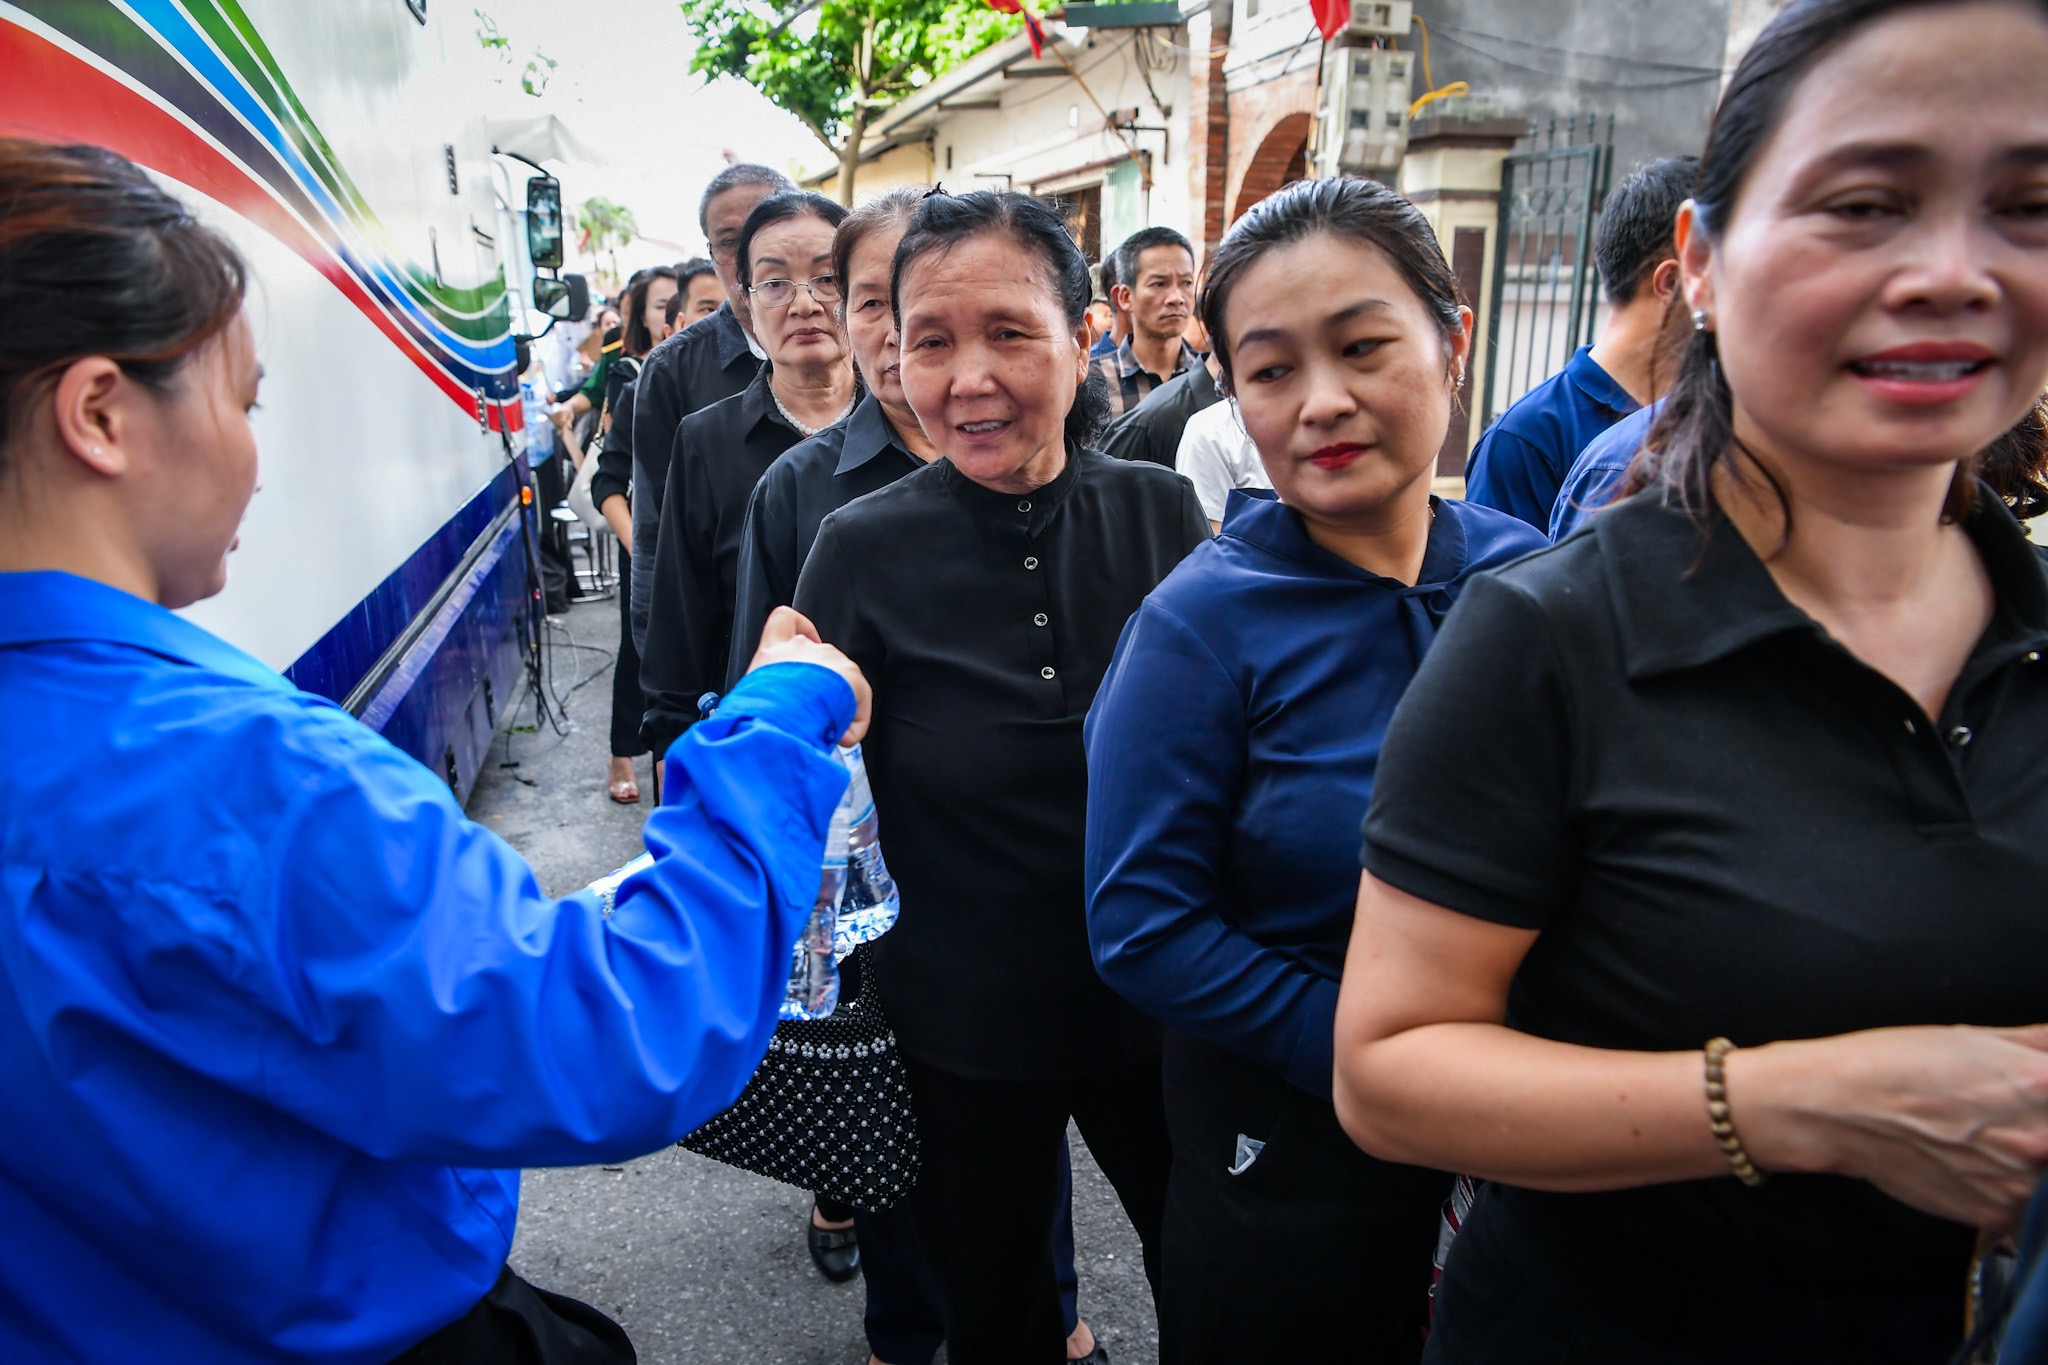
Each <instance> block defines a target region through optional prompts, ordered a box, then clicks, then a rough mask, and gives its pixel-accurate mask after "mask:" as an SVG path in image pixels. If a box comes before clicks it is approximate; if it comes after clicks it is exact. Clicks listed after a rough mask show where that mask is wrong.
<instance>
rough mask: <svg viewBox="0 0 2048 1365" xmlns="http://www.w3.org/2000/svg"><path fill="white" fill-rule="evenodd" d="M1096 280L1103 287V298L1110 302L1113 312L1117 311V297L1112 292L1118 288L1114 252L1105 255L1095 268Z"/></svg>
mask: <svg viewBox="0 0 2048 1365" xmlns="http://www.w3.org/2000/svg"><path fill="white" fill-rule="evenodd" d="M1095 280H1096V283H1098V284H1100V285H1101V286H1102V297H1103V298H1104V299H1106V300H1107V301H1108V303H1109V306H1110V308H1111V309H1112V310H1113V309H1115V307H1116V295H1115V294H1114V293H1112V292H1111V291H1112V290H1114V289H1115V288H1116V253H1115V252H1114V251H1109V252H1104V253H1103V257H1102V260H1101V261H1100V262H1099V263H1098V264H1097V265H1096V267H1095Z"/></svg>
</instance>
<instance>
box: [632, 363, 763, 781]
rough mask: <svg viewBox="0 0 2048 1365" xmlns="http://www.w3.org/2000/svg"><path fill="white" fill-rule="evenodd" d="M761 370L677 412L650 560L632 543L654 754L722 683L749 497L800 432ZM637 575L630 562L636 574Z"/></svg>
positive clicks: (644, 729)
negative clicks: (740, 385)
mask: <svg viewBox="0 0 2048 1365" xmlns="http://www.w3.org/2000/svg"><path fill="white" fill-rule="evenodd" d="M768 375H769V370H768V367H767V366H765V365H764V366H762V367H761V369H760V370H759V372H758V373H757V374H756V375H755V376H754V382H753V383H751V384H749V385H747V387H746V388H745V389H744V390H742V391H741V392H739V393H736V394H734V395H733V396H732V397H730V398H727V399H724V400H723V401H721V402H717V403H713V404H712V405H711V406H710V407H708V408H705V409H704V410H703V411H702V412H693V413H691V414H690V415H689V416H688V417H685V418H684V419H683V421H682V425H681V426H679V427H677V428H676V441H675V454H674V457H673V458H672V459H671V460H670V461H669V466H668V495H667V496H666V497H665V498H663V500H662V503H661V529H660V531H659V532H658V538H657V539H656V541H655V546H654V555H653V557H652V559H651V560H650V559H649V557H648V555H647V553H646V551H645V550H644V549H642V548H641V546H640V545H639V543H638V542H637V541H636V542H635V543H634V546H633V548H634V549H635V550H636V551H639V553H638V554H637V555H636V556H635V558H636V559H637V560H638V562H639V563H640V564H646V565H650V566H651V567H650V571H649V572H648V573H647V575H646V577H647V579H648V580H649V581H648V608H649V610H648V617H647V644H646V647H645V648H644V649H642V650H641V652H640V690H641V693H642V694H643V696H644V697H645V698H646V702H647V712H646V716H645V718H644V719H643V720H642V721H641V724H640V737H641V738H642V739H644V740H646V741H647V744H648V746H649V747H650V748H652V749H653V750H654V752H655V753H657V754H664V753H667V752H668V746H669V745H670V744H671V743H673V742H674V740H675V738H676V736H677V735H680V734H681V733H682V732H683V731H684V730H687V729H688V728H689V727H690V726H691V724H692V723H694V722H695V721H696V719H697V717H698V714H699V712H698V709H697V699H698V698H699V697H701V696H703V695H704V694H705V693H706V692H718V691H721V690H723V689H724V687H725V667H726V653H727V651H728V650H729V649H730V647H731V644H732V608H733V595H734V591H735V586H736V583H737V580H738V569H739V557H740V528H741V527H742V526H743V525H744V524H745V522H746V515H747V499H748V498H750V497H752V496H753V492H754V484H755V483H756V482H757V481H758V480H759V479H760V477H761V476H762V475H763V474H765V473H766V472H767V471H768V466H769V465H772V464H774V463H775V460H776V457H778V456H780V455H781V454H782V452H783V451H785V450H788V449H789V448H790V447H791V446H793V445H795V444H796V443H797V442H798V441H800V440H802V439H803V435H802V433H801V432H799V431H798V430H797V429H796V428H795V427H793V426H791V425H790V424H789V419H787V418H786V417H784V416H783V415H782V414H781V412H779V411H778V410H777V409H776V406H775V400H774V398H773V397H772V396H770V394H769V392H768ZM641 382H642V384H643V386H644V384H645V382H646V381H645V379H643V380H642V381H641ZM643 401H644V400H643ZM640 578H641V574H640V573H639V571H638V570H637V568H636V570H635V572H634V574H633V580H634V582H636V583H637V582H639V581H640Z"/></svg>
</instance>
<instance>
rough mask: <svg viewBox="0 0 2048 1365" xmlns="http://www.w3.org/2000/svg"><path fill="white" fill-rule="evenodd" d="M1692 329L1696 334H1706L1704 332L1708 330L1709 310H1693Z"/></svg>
mask: <svg viewBox="0 0 2048 1365" xmlns="http://www.w3.org/2000/svg"><path fill="white" fill-rule="evenodd" d="M1692 329H1693V330H1694V331H1695V332H1704V331H1706V330H1707V310H1706V309H1704V308H1695V309H1693V310H1692Z"/></svg>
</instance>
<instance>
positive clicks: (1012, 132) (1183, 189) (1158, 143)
mask: <svg viewBox="0 0 2048 1365" xmlns="http://www.w3.org/2000/svg"><path fill="white" fill-rule="evenodd" d="M1186 46H1187V43H1186V29H1185V28H1181V29H1163V30H1128V29H1125V30H1102V31H1098V32H1095V33H1092V34H1090V35H1089V39H1088V45H1087V47H1086V48H1084V49H1083V50H1082V51H1081V52H1080V53H1079V54H1077V55H1075V56H1072V57H1071V58H1070V60H1071V61H1072V62H1073V64H1074V68H1075V70H1076V71H1078V72H1079V73H1080V75H1081V78H1082V80H1083V81H1084V82H1085V83H1086V86H1087V90H1086V91H1084V90H1083V89H1082V88H1081V86H1080V85H1078V84H1076V83H1075V81H1074V80H1073V78H1072V77H1067V76H1060V77H1051V76H1031V77H1017V76H1002V77H998V78H996V79H995V80H993V81H991V82H989V83H987V84H986V85H983V86H978V87H976V88H975V90H974V91H973V94H974V95H975V96H977V97H987V98H989V99H991V100H993V101H996V103H995V105H994V107H991V108H980V109H977V108H963V109H957V110H954V111H952V112H949V113H948V115H947V116H946V118H945V119H944V120H943V121H942V122H941V123H940V124H939V125H938V126H937V128H936V129H934V131H933V135H932V152H931V157H932V170H931V174H932V175H933V176H934V177H935V178H936V179H938V180H939V181H941V182H943V183H944V184H945V185H946V187H947V188H948V189H953V190H971V189H989V188H997V187H1005V186H1007V187H1009V188H1014V189H1018V190H1023V191H1025V192H1027V193H1030V194H1038V195H1048V194H1060V193H1066V192H1071V191H1074V190H1086V189H1089V188H1091V187H1100V188H1101V189H1102V190H1103V199H1104V205H1103V207H1104V210H1105V218H1104V231H1105V235H1106V236H1107V235H1110V234H1116V240H1117V241H1120V240H1122V236H1121V234H1122V233H1123V232H1128V231H1134V230H1136V229H1137V228H1138V227H1143V226H1145V225H1147V224H1151V223H1163V224H1166V225H1168V226H1171V227H1175V228H1179V229H1181V230H1182V231H1188V230H1189V229H1190V228H1191V227H1198V226H1199V219H1200V214H1199V208H1198V205H1199V200H1198V199H1196V198H1194V197H1193V196H1192V195H1191V193H1190V190H1191V185H1190V180H1191V169H1192V166H1193V149H1192V148H1191V147H1190V146H1189V141H1190V138H1189V134H1188V128H1189V119H1188V110H1189V104H1190V100H1191V98H1192V90H1191V85H1190V79H1189V68H1190V65H1191V63H1190V61H1189V58H1188V53H1187V51H1186ZM1091 92H1092V94H1093V96H1094V98H1093V99H1092V100H1091V99H1090V97H1089V94H1090V93H1091ZM1098 104H1099V105H1100V106H1101V110H1105V111H1106V110H1117V109H1131V108H1135V109H1137V110H1138V119H1137V122H1138V124H1139V125H1140V126H1141V129H1144V128H1145V126H1147V125H1149V126H1150V127H1151V128H1163V129H1165V130H1167V131H1165V132H1158V131H1149V130H1141V131H1137V132H1132V133H1128V134H1121V135H1120V134H1119V133H1118V132H1117V131H1115V130H1114V129H1112V128H1110V127H1109V126H1107V124H1106V123H1105V121H1104V119H1103V114H1102V112H1101V111H1099V110H1098V109H1097V105H1098ZM1133 144H1135V146H1136V149H1137V150H1138V152H1139V153H1140V154H1141V156H1142V157H1143V159H1144V161H1145V163H1146V164H1147V165H1148V167H1149V171H1150V179H1151V184H1150V185H1149V187H1148V186H1146V185H1145V184H1144V183H1143V181H1144V176H1143V175H1142V174H1140V173H1139V172H1138V171H1137V170H1136V169H1135V168H1134V167H1132V164H1131V163H1132V157H1131V151H1132V146H1133ZM1120 168H1121V169H1120ZM1125 182H1128V186H1126V185H1125ZM1120 191H1127V192H1125V193H1120ZM1119 204H1121V205H1122V207H1121V208H1119V207H1118V205H1119ZM1118 219H1122V220H1123V221H1117V220H1118ZM1110 245H1112V246H1113V245H1115V242H1114V241H1112V242H1110Z"/></svg>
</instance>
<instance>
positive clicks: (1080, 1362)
mask: <svg viewBox="0 0 2048 1365" xmlns="http://www.w3.org/2000/svg"><path fill="white" fill-rule="evenodd" d="M1067 1365H1109V1348H1108V1347H1106V1346H1104V1345H1103V1344H1102V1342H1101V1341H1100V1340H1099V1339H1098V1340H1097V1341H1096V1343H1095V1349H1094V1350H1092V1351H1090V1352H1089V1353H1088V1354H1087V1355H1085V1356H1068V1357H1067Z"/></svg>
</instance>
